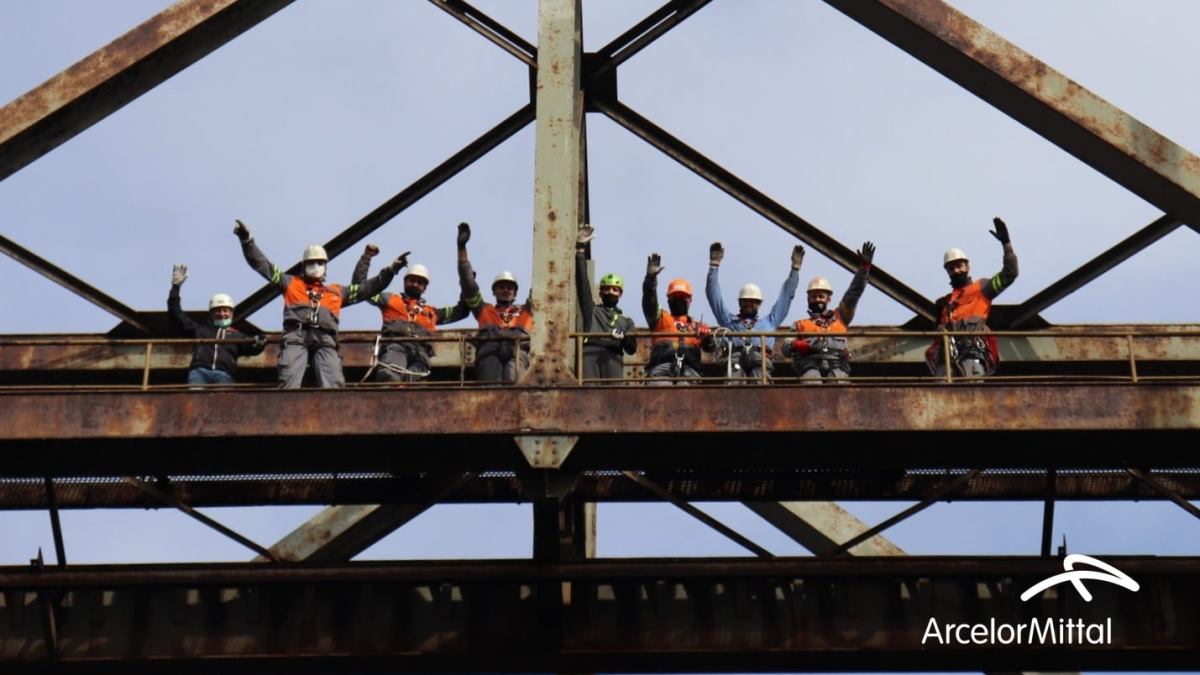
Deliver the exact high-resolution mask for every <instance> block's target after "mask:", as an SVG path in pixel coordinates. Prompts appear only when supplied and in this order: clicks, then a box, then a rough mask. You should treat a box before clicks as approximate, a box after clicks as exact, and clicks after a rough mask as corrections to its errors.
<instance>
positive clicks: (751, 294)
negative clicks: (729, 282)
mask: <svg viewBox="0 0 1200 675" xmlns="http://www.w3.org/2000/svg"><path fill="white" fill-rule="evenodd" d="M738 300H758V301H759V302H762V291H761V290H759V288H758V286H755V285H754V284H746V285H745V286H742V290H740V291H738Z"/></svg>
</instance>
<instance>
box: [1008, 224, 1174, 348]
mask: <svg viewBox="0 0 1200 675" xmlns="http://www.w3.org/2000/svg"><path fill="white" fill-rule="evenodd" d="M1181 225H1183V223H1182V222H1180V221H1179V219H1178V218H1173V217H1171V216H1163V217H1161V218H1158V219H1156V220H1155V221H1154V222H1152V223H1150V224H1149V225H1147V226H1146V227H1143V228H1142V229H1140V230H1138V231H1137V232H1135V233H1134V234H1132V235H1130V236H1129V237H1127V238H1125V239H1124V240H1123V241H1121V242H1120V243H1119V244H1117V245H1115V246H1113V247H1112V248H1110V249H1108V250H1107V251H1105V252H1103V253H1101V254H1100V255H1098V256H1096V257H1095V258H1092V259H1091V260H1089V261H1088V262H1086V263H1084V264H1083V265H1081V266H1080V267H1079V268H1078V269H1076V270H1074V271H1073V272H1071V273H1070V274H1067V275H1066V276H1064V277H1063V278H1061V279H1059V280H1058V281H1056V282H1054V283H1052V284H1050V285H1049V286H1047V287H1046V288H1044V289H1042V290H1041V291H1039V292H1037V293H1035V294H1034V295H1033V296H1031V297H1030V298H1029V299H1028V300H1026V301H1025V302H1022V303H1021V304H1020V305H1017V306H1016V307H1015V308H1013V309H1011V310H1009V311H1008V312H1006V313H1005V314H1004V318H1003V325H1002V326H998V327H1000V328H1020V327H1022V326H1024V325H1025V324H1026V323H1029V321H1030V319H1033V318H1034V317H1036V316H1037V315H1038V314H1039V313H1041V312H1042V311H1043V310H1045V309H1046V308H1047V307H1049V306H1051V305H1053V304H1054V303H1056V302H1058V301H1059V300H1062V299H1063V298H1065V297H1067V296H1068V295H1070V294H1072V293H1074V292H1075V291H1077V290H1079V289H1080V288H1083V287H1084V286H1085V285H1087V284H1089V283H1091V282H1092V280H1094V279H1095V278H1096V277H1098V276H1100V275H1101V274H1104V273H1105V272H1107V271H1109V270H1111V269H1112V268H1114V267H1116V266H1117V265H1120V264H1121V263H1123V262H1125V261H1126V260H1128V259H1130V258H1132V257H1133V256H1134V255H1135V254H1136V253H1138V252H1139V251H1141V250H1143V249H1145V248H1146V247H1148V246H1150V245H1151V244H1153V243H1154V242H1156V241H1158V240H1159V239H1162V238H1163V237H1165V236H1167V235H1168V234H1170V233H1172V232H1174V231H1175V230H1176V229H1178V228H1179V227H1180V226H1181Z"/></svg>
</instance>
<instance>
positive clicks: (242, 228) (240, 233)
mask: <svg viewBox="0 0 1200 675" xmlns="http://www.w3.org/2000/svg"><path fill="white" fill-rule="evenodd" d="M233 222H235V223H237V225H235V226H234V228H233V233H234V234H236V235H237V238H238V239H239V240H241V242H242V243H243V244H244V243H246V242H248V241H250V228H248V227H246V224H245V223H243V222H242V221H240V220H236V219H235V220H234V221H233Z"/></svg>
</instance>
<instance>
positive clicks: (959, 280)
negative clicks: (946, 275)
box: [950, 272, 971, 288]
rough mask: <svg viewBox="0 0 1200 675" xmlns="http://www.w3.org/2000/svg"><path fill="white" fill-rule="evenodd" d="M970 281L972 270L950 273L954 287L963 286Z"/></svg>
mask: <svg viewBox="0 0 1200 675" xmlns="http://www.w3.org/2000/svg"><path fill="white" fill-rule="evenodd" d="M969 283H971V273H970V272H959V273H958V274H951V275H950V285H951V286H953V287H954V288H962V287H963V286H966V285H967V284H969Z"/></svg>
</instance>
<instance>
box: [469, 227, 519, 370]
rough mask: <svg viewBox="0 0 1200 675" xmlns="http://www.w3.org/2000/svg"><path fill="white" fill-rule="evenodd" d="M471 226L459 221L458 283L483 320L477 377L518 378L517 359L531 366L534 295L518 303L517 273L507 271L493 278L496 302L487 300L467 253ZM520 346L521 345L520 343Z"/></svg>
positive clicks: (478, 343)
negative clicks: (530, 343) (485, 300)
mask: <svg viewBox="0 0 1200 675" xmlns="http://www.w3.org/2000/svg"><path fill="white" fill-rule="evenodd" d="M470 240H471V226H470V225H468V224H466V223H459V225H458V284H459V287H460V289H461V291H462V295H461V297H462V301H463V302H464V303H466V305H467V308H468V309H469V310H470V312H471V313H472V314H474V315H475V319H476V321H478V322H479V337H480V338H485V339H484V340H481V341H479V342H477V343H476V344H475V379H476V380H478V381H480V382H515V381H516V379H517V359H518V358H520V359H521V361H520V364H521V368H522V369H524V368H526V367H528V366H529V332H530V331H531V330H533V306H532V298H529V299H526V300H525V304H523V305H518V304H516V299H517V291H518V289H519V287H518V285H517V277H516V275H515V274H513V273H512V272H508V271H504V272H501V273H500V274H498V275H496V278H495V279H493V280H492V293H493V295H494V296H495V299H496V302H495V303H490V302H484V301H483V294H482V293H480V291H479V283H478V282H477V281H475V269H474V268H473V267H471V260H470V259H469V258H468V257H467V242H468V241H470ZM518 343H519V344H520V347H519V348H518V347H517V344H518Z"/></svg>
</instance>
